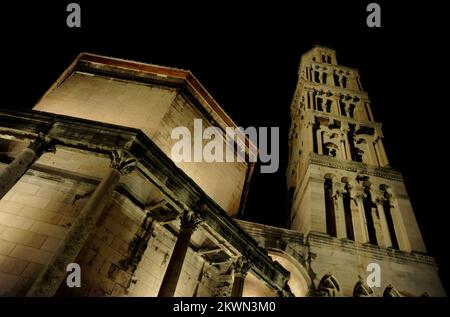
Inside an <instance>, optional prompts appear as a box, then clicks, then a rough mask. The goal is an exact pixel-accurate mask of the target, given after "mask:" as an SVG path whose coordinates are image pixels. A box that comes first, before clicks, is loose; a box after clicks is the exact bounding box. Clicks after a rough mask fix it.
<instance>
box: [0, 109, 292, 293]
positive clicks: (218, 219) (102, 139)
mask: <svg viewBox="0 0 450 317" xmlns="http://www.w3.org/2000/svg"><path fill="white" fill-rule="evenodd" d="M0 122H1V126H0V137H1V136H2V135H3V136H5V137H8V138H9V139H11V138H13V139H30V140H31V139H34V138H35V137H36V136H37V135H38V134H39V133H40V132H41V131H46V132H47V131H48V132H47V135H49V136H50V137H52V139H53V140H54V142H55V144H56V145H61V146H67V147H72V148H77V149H81V150H85V151H90V152H94V153H95V152H97V153H102V154H103V155H109V153H110V151H112V150H114V149H117V148H124V149H126V150H128V151H129V152H130V154H131V155H133V156H134V157H135V158H136V160H137V161H138V163H137V166H136V169H137V170H138V171H139V172H140V173H141V174H142V175H144V177H146V178H147V179H148V180H149V181H150V182H152V183H153V184H154V185H155V186H157V187H158V188H159V189H160V190H161V191H162V192H163V193H164V195H166V196H167V197H169V198H170V199H171V201H172V202H174V203H175V204H176V205H177V207H178V208H179V209H181V210H185V209H189V210H193V211H196V212H198V213H200V214H201V216H202V218H203V220H204V223H205V224H206V225H208V227H210V228H212V229H213V230H214V231H215V232H216V234H218V235H220V236H222V237H224V238H226V240H227V241H228V242H229V243H230V244H231V245H232V246H233V247H234V248H235V249H236V250H237V251H239V252H240V253H241V254H242V255H243V256H244V257H246V258H248V259H249V260H250V261H251V262H252V263H253V264H254V265H253V266H252V271H253V272H254V273H255V274H256V275H257V276H258V277H259V278H260V279H262V280H264V281H265V282H266V283H268V284H269V285H270V286H271V287H273V288H274V289H275V290H282V289H283V288H284V286H285V283H286V280H287V279H288V277H289V272H288V271H286V270H285V269H284V268H283V267H282V266H281V265H280V264H279V263H277V262H274V261H273V260H272V259H271V258H270V257H269V256H268V254H267V252H266V251H265V250H264V249H263V248H261V247H259V246H258V243H257V242H256V240H255V239H253V238H252V237H251V236H250V235H249V234H248V233H247V232H245V230H244V229H242V228H241V227H240V226H239V225H238V224H237V223H236V222H235V221H234V220H233V219H231V218H230V217H229V216H228V215H227V213H226V212H225V211H224V210H223V209H222V208H221V207H220V206H219V205H217V204H216V203H215V202H214V201H213V200H212V199H211V198H210V197H209V196H207V195H206V194H205V192H204V191H203V190H202V189H201V188H200V187H199V186H198V185H197V184H196V183H195V182H194V181H193V180H192V179H191V178H189V177H188V176H187V175H186V174H185V173H184V172H183V171H182V170H181V169H179V168H178V167H177V166H176V165H175V163H174V162H173V161H172V160H171V159H170V158H169V157H167V155H166V154H164V153H163V152H162V151H161V149H159V148H158V146H156V145H155V144H154V143H153V142H152V141H151V140H150V139H149V138H148V137H147V136H146V135H145V134H144V133H143V132H142V131H140V130H137V129H131V128H126V127H120V126H115V125H110V124H104V123H100V122H95V121H90V120H84V119H78V118H70V117H66V116H61V115H55V114H49V113H40V112H36V111H24V112H17V111H11V110H2V109H0ZM49 127H51V128H50V129H49ZM199 202H201V203H199Z"/></svg>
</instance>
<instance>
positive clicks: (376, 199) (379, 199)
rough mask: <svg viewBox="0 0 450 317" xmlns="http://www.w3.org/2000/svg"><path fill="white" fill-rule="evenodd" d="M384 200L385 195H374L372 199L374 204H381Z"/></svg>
mask: <svg viewBox="0 0 450 317" xmlns="http://www.w3.org/2000/svg"><path fill="white" fill-rule="evenodd" d="M385 201H386V198H385V197H379V196H378V197H376V198H375V199H374V202H375V205H380V206H381V205H383V203H384V202H385Z"/></svg>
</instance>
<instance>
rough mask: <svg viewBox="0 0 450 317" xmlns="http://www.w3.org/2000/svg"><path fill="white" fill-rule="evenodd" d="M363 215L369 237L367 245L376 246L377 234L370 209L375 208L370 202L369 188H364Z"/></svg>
mask: <svg viewBox="0 0 450 317" xmlns="http://www.w3.org/2000/svg"><path fill="white" fill-rule="evenodd" d="M363 205H364V215H365V216H366V225H367V234H368V235H369V243H371V244H374V245H378V242H377V234H376V231H375V223H374V221H373V216H372V209H373V208H375V207H376V206H375V204H374V203H373V201H372V194H371V193H370V189H369V187H368V186H367V187H365V188H364V201H363Z"/></svg>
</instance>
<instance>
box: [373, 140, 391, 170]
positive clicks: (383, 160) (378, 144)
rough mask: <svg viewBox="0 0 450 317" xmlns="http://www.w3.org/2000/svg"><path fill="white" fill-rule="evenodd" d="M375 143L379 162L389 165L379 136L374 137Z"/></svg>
mask: <svg viewBox="0 0 450 317" xmlns="http://www.w3.org/2000/svg"><path fill="white" fill-rule="evenodd" d="M375 145H376V148H377V151H378V154H379V157H380V160H381V162H380V163H381V164H382V166H389V160H388V158H387V155H386V151H385V150H384V146H383V143H382V139H381V137H377V138H376V140H375Z"/></svg>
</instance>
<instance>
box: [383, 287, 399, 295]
mask: <svg viewBox="0 0 450 317" xmlns="http://www.w3.org/2000/svg"><path fill="white" fill-rule="evenodd" d="M383 297H402V296H401V295H400V293H399V292H398V291H397V290H396V289H395V288H394V287H393V286H392V285H389V286H387V287H386V288H385V289H384V292H383Z"/></svg>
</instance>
